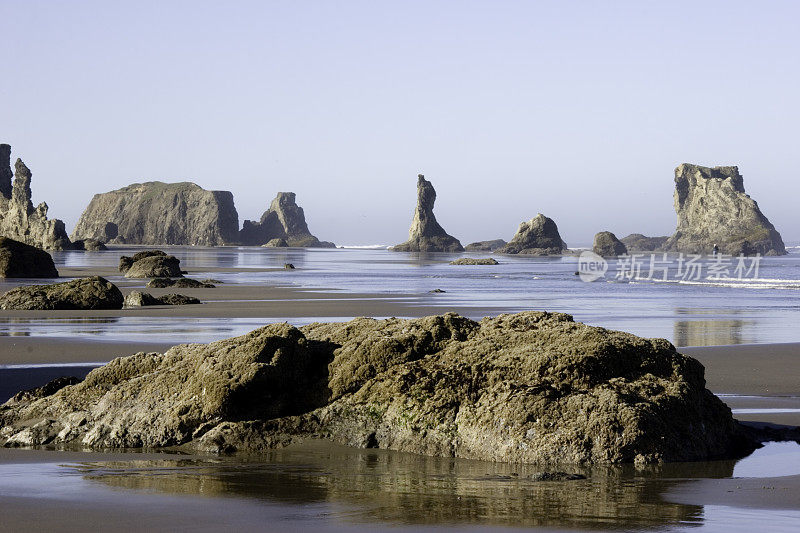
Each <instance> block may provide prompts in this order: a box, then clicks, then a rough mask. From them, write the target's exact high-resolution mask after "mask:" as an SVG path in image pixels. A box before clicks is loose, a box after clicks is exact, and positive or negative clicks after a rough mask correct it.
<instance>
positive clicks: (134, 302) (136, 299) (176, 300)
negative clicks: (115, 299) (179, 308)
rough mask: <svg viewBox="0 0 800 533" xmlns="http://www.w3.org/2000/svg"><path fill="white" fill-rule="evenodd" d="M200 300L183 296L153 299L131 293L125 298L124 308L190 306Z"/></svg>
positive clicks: (149, 295) (173, 295)
mask: <svg viewBox="0 0 800 533" xmlns="http://www.w3.org/2000/svg"><path fill="white" fill-rule="evenodd" d="M199 303H201V302H200V300H198V299H197V298H193V297H192V296H184V295H183V294H165V295H164V296H160V297H155V296H153V295H152V294H150V293H147V292H142V291H131V292H130V293H129V294H128V295H127V296H126V297H125V307H144V306H149V305H190V304H199Z"/></svg>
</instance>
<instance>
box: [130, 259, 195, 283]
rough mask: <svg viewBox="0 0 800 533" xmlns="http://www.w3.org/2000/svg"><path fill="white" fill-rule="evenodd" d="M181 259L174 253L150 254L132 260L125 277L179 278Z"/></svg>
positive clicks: (180, 274)
mask: <svg viewBox="0 0 800 533" xmlns="http://www.w3.org/2000/svg"><path fill="white" fill-rule="evenodd" d="M181 276H183V274H182V273H181V261H180V259H178V258H177V257H175V256H174V255H151V256H148V257H144V258H142V259H139V260H138V261H134V262H133V264H132V265H131V267H130V268H129V269H128V270H127V272H125V277H126V278H179V277H181Z"/></svg>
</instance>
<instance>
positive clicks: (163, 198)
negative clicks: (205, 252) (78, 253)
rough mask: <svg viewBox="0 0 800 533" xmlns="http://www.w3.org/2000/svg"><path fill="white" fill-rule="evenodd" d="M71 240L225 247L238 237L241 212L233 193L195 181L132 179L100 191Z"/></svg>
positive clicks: (79, 222)
mask: <svg viewBox="0 0 800 533" xmlns="http://www.w3.org/2000/svg"><path fill="white" fill-rule="evenodd" d="M72 238H73V239H76V240H77V239H96V240H99V241H103V242H109V243H113V244H176V245H177V244H182V245H197V246H222V245H225V244H235V243H236V242H238V240H239V214H238V213H237V212H236V207H235V206H234V203H233V194H231V193H230V192H229V191H207V190H205V189H203V188H202V187H200V186H199V185H196V184H194V183H189V182H182V183H162V182H160V181H151V182H147V183H134V184H132V185H129V186H127V187H123V188H122V189H117V190H115V191H111V192H107V193H102V194H96V195H94V197H93V198H92V201H91V202H90V203H89V205H88V206H87V207H86V209H85V210H84V212H83V214H82V215H81V218H80V220H78V224H77V226H75V231H73V233H72Z"/></svg>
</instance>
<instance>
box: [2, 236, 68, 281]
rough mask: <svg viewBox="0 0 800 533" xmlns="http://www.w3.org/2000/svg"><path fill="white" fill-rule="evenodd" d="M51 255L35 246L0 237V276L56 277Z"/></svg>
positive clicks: (56, 273) (56, 271) (56, 272)
mask: <svg viewBox="0 0 800 533" xmlns="http://www.w3.org/2000/svg"><path fill="white" fill-rule="evenodd" d="M57 277H58V270H56V265H55V264H54V263H53V257H52V256H51V255H50V254H48V253H47V252H45V251H44V250H40V249H39V248H36V247H35V246H30V245H28V244H25V243H23V242H19V241H15V240H13V239H9V238H8V237H0V278H57Z"/></svg>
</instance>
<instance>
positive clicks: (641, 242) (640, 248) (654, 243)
mask: <svg viewBox="0 0 800 533" xmlns="http://www.w3.org/2000/svg"><path fill="white" fill-rule="evenodd" d="M667 239H669V237H646V236H644V235H642V234H641V233H631V234H630V235H628V236H627V237H623V238H622V239H620V240H621V241H622V243H623V244H624V245H625V247H626V248H627V249H628V251H629V252H660V251H661V248H662V247H663V246H664V243H666V242H667Z"/></svg>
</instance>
